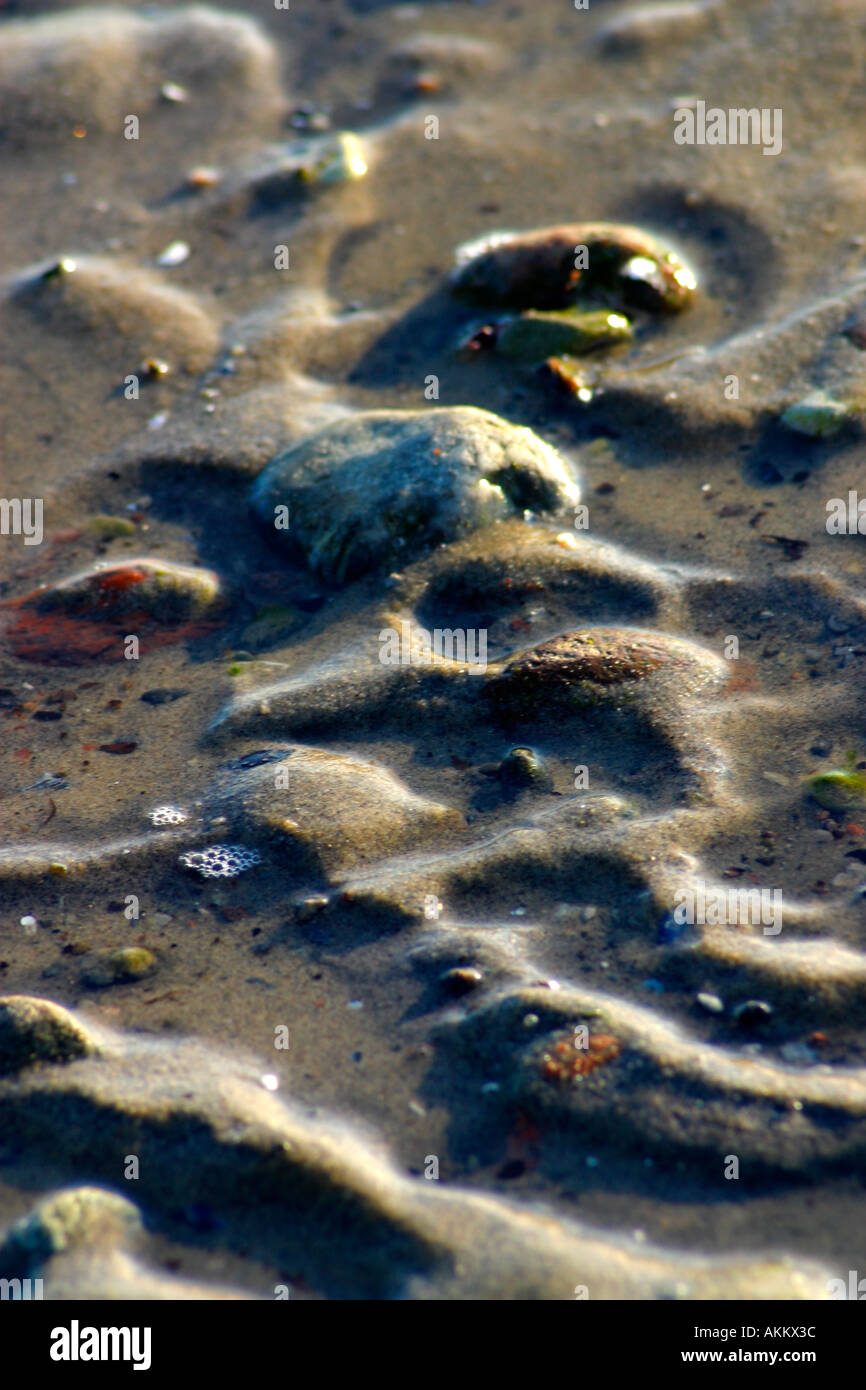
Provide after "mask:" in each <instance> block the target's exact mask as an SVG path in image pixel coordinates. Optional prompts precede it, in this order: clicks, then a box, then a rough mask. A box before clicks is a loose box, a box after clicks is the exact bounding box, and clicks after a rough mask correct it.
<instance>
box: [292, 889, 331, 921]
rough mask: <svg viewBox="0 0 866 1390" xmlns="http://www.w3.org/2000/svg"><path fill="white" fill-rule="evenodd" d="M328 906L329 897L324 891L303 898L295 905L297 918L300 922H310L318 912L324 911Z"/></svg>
mask: <svg viewBox="0 0 866 1390" xmlns="http://www.w3.org/2000/svg"><path fill="white" fill-rule="evenodd" d="M327 906H328V899H327V898H326V897H325V896H324V894H323V893H316V894H314V895H313V896H311V897H309V898H302V899H301V901H300V902H299V903H298V904H297V905H296V907H295V920H296V921H298V922H309V921H310V919H311V918H312V917H315V916H316V914H317V913H318V912H324V910H325V908H326V907H327Z"/></svg>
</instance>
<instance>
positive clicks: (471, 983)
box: [439, 965, 484, 997]
mask: <svg viewBox="0 0 866 1390" xmlns="http://www.w3.org/2000/svg"><path fill="white" fill-rule="evenodd" d="M483 979H484V976H483V975H482V973H481V971H480V970H476V969H475V967H474V966H470V965H456V966H454V968H453V969H452V970H443V972H442V974H441V975H440V976H439V980H440V982H441V984H442V985H443V987H444V988H445V989H446V990H447V991H448V993H449V994H453V995H455V996H457V997H459V996H460V995H462V994H469V993H470V991H471V990H473V989H477V988H478V986H479V985H480V984H481V982H482V980H483Z"/></svg>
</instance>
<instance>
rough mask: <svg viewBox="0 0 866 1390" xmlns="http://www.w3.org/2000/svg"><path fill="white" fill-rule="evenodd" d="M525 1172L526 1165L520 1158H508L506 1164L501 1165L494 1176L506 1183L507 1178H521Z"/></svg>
mask: <svg viewBox="0 0 866 1390" xmlns="http://www.w3.org/2000/svg"><path fill="white" fill-rule="evenodd" d="M525 1172H526V1164H525V1163H524V1162H523V1159H522V1158H510V1159H509V1160H508V1162H507V1163H503V1165H502V1167H501V1168H500V1169H499V1171H498V1173H497V1174H496V1176H497V1178H504V1179H505V1180H506V1181H508V1179H509V1178H522V1177H523V1174H524V1173H525Z"/></svg>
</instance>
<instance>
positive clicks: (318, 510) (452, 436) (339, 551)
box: [251, 406, 580, 583]
mask: <svg viewBox="0 0 866 1390" xmlns="http://www.w3.org/2000/svg"><path fill="white" fill-rule="evenodd" d="M579 500H580V493H579V489H578V487H577V484H576V482H575V480H574V478H573V477H572V476H571V473H570V470H569V467H568V465H567V464H566V463H565V461H564V460H563V459H562V458H561V457H560V456H559V454H557V453H556V451H555V450H554V449H552V448H551V447H550V446H549V445H548V444H545V443H544V441H543V440H541V439H539V437H538V436H537V435H536V434H535V433H533V431H532V430H530V429H527V428H524V427H520V426H517V425H511V424H509V423H508V422H507V421H506V420H502V419H500V418H499V416H497V415H493V414H491V413H490V412H489V411H486V410H478V409H476V408H475V407H473V406H454V407H442V408H440V409H436V410H418V411H397V410H394V411H390V410H374V411H366V412H363V413H360V414H357V415H354V416H351V417H350V418H349V419H346V420H340V421H338V422H337V423H336V424H333V425H330V426H328V427H327V428H326V429H324V430H321V431H320V432H319V433H318V434H315V435H313V436H312V437H310V438H308V439H305V440H303V441H302V442H301V443H300V444H297V445H295V446H293V447H292V448H291V449H288V450H286V452H285V453H282V454H279V455H277V457H276V458H275V459H273V460H272V462H271V463H269V464H268V466H267V468H266V469H265V470H264V472H263V473H262V474H261V476H260V477H259V478H258V479H257V481H256V483H255V485H254V487H253V490H252V494H251V505H252V509H253V513H254V515H255V516H256V518H257V519H258V521H259V522H260V523H261V524H262V525H263V526H265V527H267V528H269V532H270V534H272V535H273V537H274V539H275V540H276V542H277V543H278V544H279V543H283V544H290V545H291V544H292V543H294V544H296V545H298V546H300V548H301V550H302V551H303V552H304V553H305V555H306V558H307V561H308V563H309V564H310V566H311V568H313V569H314V570H317V571H319V572H320V573H321V574H322V575H324V576H325V577H326V578H328V579H331V580H333V581H335V582H336V583H342V582H344V581H346V580H350V579H354V578H357V577H358V576H359V575H361V574H363V573H364V572H366V571H368V570H372V569H379V568H381V567H383V566H385V565H387V566H389V567H391V568H396V567H397V565H398V564H400V563H404V562H406V561H407V560H411V559H415V558H417V556H418V555H419V554H420V553H421V551H422V550H424V549H426V548H428V547H429V546H432V545H436V544H439V543H442V542H445V541H453V540H456V539H457V538H458V537H460V536H462V535H465V534H466V533H467V532H470V531H473V530H475V529H477V528H478V527H480V526H484V525H486V524H489V523H490V522H493V521H497V520H500V519H502V518H505V517H507V516H514V515H518V516H519V515H522V513H523V512H524V510H526V509H530V510H533V511H542V512H555V511H557V510H559V509H560V508H564V507H566V506H572V505H574V504H575V503H576V502H578V501H579ZM281 518H285V519H286V520H287V522H288V525H287V526H283V527H280V526H279V525H278V523H279V522H280V520H281Z"/></svg>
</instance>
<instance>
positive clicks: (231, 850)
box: [180, 845, 262, 878]
mask: <svg viewBox="0 0 866 1390" xmlns="http://www.w3.org/2000/svg"><path fill="white" fill-rule="evenodd" d="M180 862H181V864H183V866H184V868H185V869H197V870H198V872H199V873H200V874H201V876H202V878H235V877H236V876H237V875H238V874H242V873H243V872H244V870H245V869H251V868H252V867H253V865H254V864H260V863H261V862H262V856H261V855H260V854H259V852H258V850H257V849H246V848H245V846H244V845H208V847H207V849H196V850H190V851H189V852H188V853H187V854H182V855H181V856H180Z"/></svg>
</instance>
